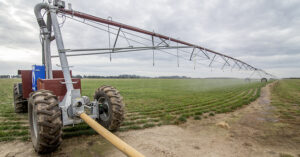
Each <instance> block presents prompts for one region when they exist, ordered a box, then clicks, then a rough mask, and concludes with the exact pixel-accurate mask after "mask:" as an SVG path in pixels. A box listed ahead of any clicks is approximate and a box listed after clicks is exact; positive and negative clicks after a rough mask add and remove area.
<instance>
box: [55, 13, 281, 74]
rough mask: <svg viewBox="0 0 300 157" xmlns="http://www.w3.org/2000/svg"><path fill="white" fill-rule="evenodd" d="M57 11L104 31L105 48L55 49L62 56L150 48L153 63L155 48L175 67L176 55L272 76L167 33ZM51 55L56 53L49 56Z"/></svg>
mask: <svg viewBox="0 0 300 157" xmlns="http://www.w3.org/2000/svg"><path fill="white" fill-rule="evenodd" d="M59 14H60V15H62V17H65V18H68V19H72V20H75V21H77V22H80V23H83V24H86V25H88V26H91V27H94V28H96V29H98V30H102V31H105V32H107V33H108V40H109V45H108V48H93V49H61V50H59V52H66V53H67V55H66V56H83V55H99V54H109V55H110V60H111V59H112V57H111V54H114V53H123V52H132V51H146V50H152V55H153V66H154V64H155V51H159V52H164V53H167V54H169V55H172V56H174V57H177V64H178V67H179V58H181V59H184V60H187V61H193V62H194V64H195V65H194V68H195V67H196V64H201V65H206V66H208V67H214V65H215V64H217V65H216V66H215V67H218V68H221V69H222V70H223V69H225V68H230V69H231V70H233V69H237V70H246V71H253V73H252V74H251V76H250V77H252V75H253V74H254V73H257V74H258V75H259V76H261V77H269V78H275V77H276V76H274V75H272V74H270V73H267V72H266V71H264V70H262V69H259V68H256V67H254V66H252V65H249V64H248V63H245V62H243V61H241V60H239V59H236V58H233V57H231V56H228V55H225V54H223V53H219V52H216V51H214V50H211V49H207V48H205V47H201V46H198V45H194V44H191V43H188V42H185V41H181V40H178V39H175V38H172V37H169V36H165V35H161V34H158V33H155V32H154V31H153V32H150V31H147V30H143V29H140V28H137V27H133V26H129V25H126V24H122V23H119V22H115V21H112V18H111V17H109V18H108V19H103V18H99V17H96V16H92V15H89V14H85V13H82V12H78V11H74V10H67V9H59ZM112 35H114V36H115V39H114V40H113V42H112V43H113V45H111V40H112V39H111V36H112ZM119 38H123V39H125V41H126V43H127V45H128V47H117V43H118V42H119V40H120V39H119ZM174 50H175V51H174ZM172 51H173V52H172ZM78 52H84V53H78ZM51 57H59V56H58V55H53V56H51Z"/></svg>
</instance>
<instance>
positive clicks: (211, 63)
mask: <svg viewBox="0 0 300 157" xmlns="http://www.w3.org/2000/svg"><path fill="white" fill-rule="evenodd" d="M215 57H216V54H215V55H214V57H213V59H212V60H211V61H210V63H209V67H211V64H212V63H213V61H214V60H215Z"/></svg>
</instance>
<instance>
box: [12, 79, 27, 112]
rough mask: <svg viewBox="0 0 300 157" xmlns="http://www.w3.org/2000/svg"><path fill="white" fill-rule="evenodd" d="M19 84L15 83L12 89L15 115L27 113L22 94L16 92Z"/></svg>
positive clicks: (25, 101)
mask: <svg viewBox="0 0 300 157" xmlns="http://www.w3.org/2000/svg"><path fill="white" fill-rule="evenodd" d="M19 84H20V83H15V84H14V87H13V97H14V109H15V112H16V113H27V108H28V106H27V100H26V99H23V94H22V92H20V91H18V86H19Z"/></svg>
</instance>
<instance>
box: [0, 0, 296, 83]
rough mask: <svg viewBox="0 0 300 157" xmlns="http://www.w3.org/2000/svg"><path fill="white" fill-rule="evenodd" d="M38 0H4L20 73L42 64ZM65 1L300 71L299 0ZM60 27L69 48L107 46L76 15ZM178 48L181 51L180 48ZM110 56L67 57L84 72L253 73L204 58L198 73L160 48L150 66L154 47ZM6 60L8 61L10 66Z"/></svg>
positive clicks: (273, 68) (4, 30)
mask: <svg viewBox="0 0 300 157" xmlns="http://www.w3.org/2000/svg"><path fill="white" fill-rule="evenodd" d="M39 2H41V1H38V0H35V1H25V0H14V1H9V0H2V1H0V21H1V23H0V32H1V33H0V57H1V58H0V69H1V74H6V73H10V74H14V73H15V71H16V70H17V69H18V68H20V67H22V68H24V69H29V68H30V66H28V65H29V64H40V63H41V59H40V58H41V46H40V42H39V28H38V25H37V23H36V19H35V16H34V14H33V7H34V5H35V4H36V3H39ZM67 2H71V3H72V5H73V9H75V10H78V11H82V12H86V13H89V14H92V15H96V16H99V17H102V18H107V17H108V16H111V17H112V18H113V20H115V21H118V22H122V23H125V24H128V25H133V26H137V27H141V28H143V29H146V30H149V31H153V30H154V31H155V32H158V33H161V34H165V35H169V36H171V37H174V38H180V40H184V41H188V42H191V43H194V44H198V45H201V46H204V47H207V48H210V49H212V50H216V51H219V52H222V53H225V54H228V55H231V56H233V57H236V58H238V59H241V60H243V61H245V62H248V63H249V64H251V65H253V66H254V67H258V68H263V69H264V70H266V71H270V72H272V73H274V74H277V75H278V76H279V77H289V76H293V77H295V76H298V77H299V76H300V70H299V68H297V67H300V65H299V59H300V58H299V56H300V52H299V50H300V45H299V42H300V29H299V28H300V9H299V8H300V2H299V1H297V0H286V1H280V0H274V1H268V0H253V1H242V0H211V1H205V0H185V1H180V0H153V1H146V0H119V1H110V0H103V1H101V2H100V1H99V2H98V1H92V0H85V1H72V0H69V1H67ZM60 22H61V19H60ZM115 32H116V30H115ZM62 33H63V38H64V43H65V46H66V48H100V47H107V46H108V34H107V33H106V32H104V31H98V30H97V29H95V28H91V27H87V26H84V25H82V24H80V23H78V22H74V21H71V20H70V19H67V20H66V22H65V23H64V26H63V27H62ZM114 39H115V36H114V35H112V36H111V45H112V43H113V41H114ZM130 42H131V43H132V41H130ZM125 45H127V41H126V40H124V39H119V40H118V43H117V46H125ZM55 46H56V45H55V43H53V44H52V47H51V49H52V53H53V54H57V52H56V47H55ZM172 53H174V54H176V52H175V51H173V52H172ZM112 56H113V60H112V62H109V55H102V56H86V57H72V58H69V63H70V64H72V65H74V66H75V67H74V69H73V70H74V72H75V73H78V74H101V75H111V74H115V75H117V74H125V73H126V74H127V73H128V74H139V75H145V76H157V75H187V76H193V77H208V76H226V75H229V76H232V75H236V76H248V73H243V72H242V73H240V72H235V73H234V74H232V73H231V72H230V73H229V72H227V73H226V72H223V71H222V70H215V71H213V72H211V69H210V68H207V66H203V65H198V66H197V67H198V68H196V71H198V72H195V70H193V68H194V64H193V62H188V61H183V60H180V68H177V58H176V57H172V56H170V55H167V54H164V53H161V52H158V51H156V52H155V58H156V59H155V63H156V66H155V67H153V66H152V57H153V56H152V51H146V52H132V53H124V54H113V55H112ZM14 58H15V60H14ZM22 60H23V61H22ZM11 63H14V64H11ZM203 63H204V62H203ZM55 64H59V61H58V60H57V59H54V60H53V65H55ZM206 64H207V63H206ZM20 65H21V66H20ZM5 66H9V67H10V68H6V69H5ZM215 66H216V65H215ZM219 67H220V66H219ZM2 69H3V70H2ZM4 69H5V70H4ZM226 70H230V69H228V68H227V69H226Z"/></svg>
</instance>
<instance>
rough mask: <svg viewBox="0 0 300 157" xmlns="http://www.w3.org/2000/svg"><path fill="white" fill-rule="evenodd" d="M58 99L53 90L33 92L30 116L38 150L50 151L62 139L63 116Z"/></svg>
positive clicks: (34, 141)
mask: <svg viewBox="0 0 300 157" xmlns="http://www.w3.org/2000/svg"><path fill="white" fill-rule="evenodd" d="M61 115H62V114H61V109H60V108H59V106H58V100H57V97H56V96H55V95H53V93H52V92H51V91H48V90H38V91H36V92H34V93H32V94H31V96H30V99H29V104H28V117H29V124H30V131H31V140H32V143H33V147H34V149H35V151H36V152H38V153H40V154H45V153H50V152H53V151H54V150H56V148H57V147H59V145H60V143H61V141H62V138H61V137H62V116H61Z"/></svg>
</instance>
